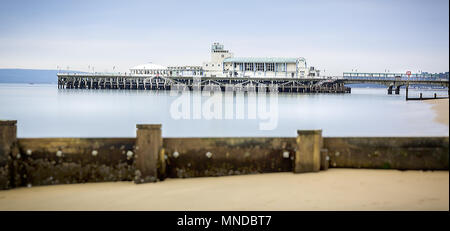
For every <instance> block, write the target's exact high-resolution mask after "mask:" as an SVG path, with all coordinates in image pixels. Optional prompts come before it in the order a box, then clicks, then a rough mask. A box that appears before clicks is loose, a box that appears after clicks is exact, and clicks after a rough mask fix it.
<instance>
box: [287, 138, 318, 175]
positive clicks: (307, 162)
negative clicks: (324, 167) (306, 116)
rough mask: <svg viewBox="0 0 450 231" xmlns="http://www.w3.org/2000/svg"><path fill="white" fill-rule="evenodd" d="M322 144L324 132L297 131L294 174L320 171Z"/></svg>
mask: <svg viewBox="0 0 450 231" xmlns="http://www.w3.org/2000/svg"><path fill="white" fill-rule="evenodd" d="M322 144H323V141H322V130H298V131H297V151H296V152H295V156H294V173H303V172H318V171H320V166H321V158H320V157H321V149H322Z"/></svg>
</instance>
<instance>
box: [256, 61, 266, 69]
mask: <svg viewBox="0 0 450 231" xmlns="http://www.w3.org/2000/svg"><path fill="white" fill-rule="evenodd" d="M256 71H264V63H257V64H256Z"/></svg>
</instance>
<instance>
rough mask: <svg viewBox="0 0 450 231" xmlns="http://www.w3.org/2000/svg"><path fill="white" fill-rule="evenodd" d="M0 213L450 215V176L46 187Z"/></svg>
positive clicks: (353, 174)
mask: <svg viewBox="0 0 450 231" xmlns="http://www.w3.org/2000/svg"><path fill="white" fill-rule="evenodd" d="M0 210H190V211H193V210H449V172H448V171H397V170H369V169H330V170H328V171H322V172H319V173H305V174H293V173H271V174H258V175H243V176H227V177H207V178H190V179H167V180H165V181H164V182H158V183H150V184H141V185H135V184H133V183H131V182H115V183H89V184H75V185H55V186H40V187H31V188H18V189H12V190H5V191H0Z"/></svg>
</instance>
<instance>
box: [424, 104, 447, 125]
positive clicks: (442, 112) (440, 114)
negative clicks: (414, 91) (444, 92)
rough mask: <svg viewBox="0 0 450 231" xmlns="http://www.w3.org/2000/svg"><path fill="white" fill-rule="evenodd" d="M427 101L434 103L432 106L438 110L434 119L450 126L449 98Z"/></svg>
mask: <svg viewBox="0 0 450 231" xmlns="http://www.w3.org/2000/svg"><path fill="white" fill-rule="evenodd" d="M425 102H427V103H429V104H432V105H433V106H432V107H431V108H432V109H433V110H434V111H435V112H436V117H435V118H434V121H436V122H438V123H442V124H445V125H447V126H448V125H449V123H448V120H449V112H448V110H449V106H448V99H437V100H426V101H425Z"/></svg>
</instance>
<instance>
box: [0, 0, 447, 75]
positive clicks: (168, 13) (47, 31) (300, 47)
mask: <svg viewBox="0 0 450 231" xmlns="http://www.w3.org/2000/svg"><path fill="white" fill-rule="evenodd" d="M213 42H220V43H223V44H224V45H225V49H228V50H230V51H231V52H232V53H234V55H235V56H237V57H239V56H240V57H265V56H270V57H304V58H305V59H306V61H307V64H308V65H309V66H315V67H316V68H317V69H319V70H321V71H322V75H342V72H347V71H355V70H357V71H359V72H386V71H389V72H404V71H406V70H411V71H412V72H418V71H428V72H446V71H449V1H448V0H422V1H419V0H391V1H388V0H377V1H374V0H373V1H372V0H361V1H348V0H339V1H337V0H336V1H327V0H317V1H299V0H297V1H287V0H272V1H265V0H258V1H250V0H249V1H244V0H238V1H235V0H226V1H225V0H220V1H212V0H209V1H195V0H190V1H171V0H164V1H150V0H147V1H137V0H136V1H135V0H127V1H125V0H121V1H115V0H105V1H103V0H87V1H85V0H73V1H65V0H57V1H47V0H28V1H24V0H14V1H9V0H1V1H0V68H30V69H31V68H32V69H57V68H60V69H71V70H80V71H92V69H94V70H95V71H97V72H102V71H112V70H113V67H115V68H114V70H115V71H121V72H125V71H128V69H129V68H131V67H133V66H136V65H138V64H143V63H148V62H153V63H157V64H162V65H167V66H170V65H201V64H202V63H203V62H206V61H208V60H209V59H210V47H211V44H212V43H213ZM92 67H93V68H92Z"/></svg>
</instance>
